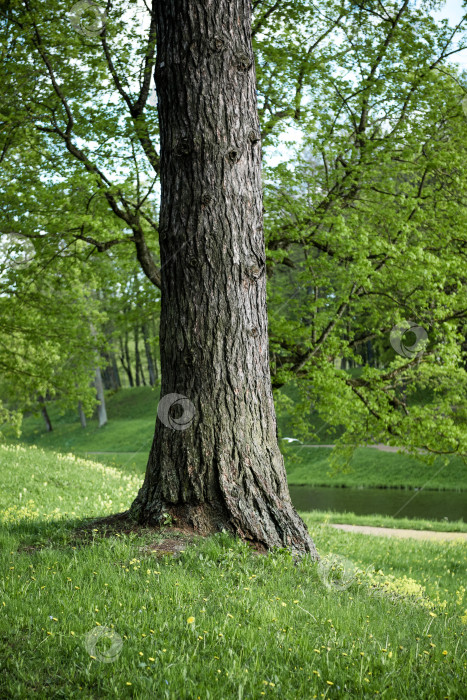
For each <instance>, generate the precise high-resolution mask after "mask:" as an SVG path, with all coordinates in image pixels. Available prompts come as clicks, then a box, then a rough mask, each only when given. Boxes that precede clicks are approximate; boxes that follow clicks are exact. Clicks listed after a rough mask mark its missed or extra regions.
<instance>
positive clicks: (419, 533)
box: [328, 523, 467, 542]
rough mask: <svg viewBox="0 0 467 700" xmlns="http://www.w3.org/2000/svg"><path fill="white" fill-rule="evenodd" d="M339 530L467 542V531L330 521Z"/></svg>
mask: <svg viewBox="0 0 467 700" xmlns="http://www.w3.org/2000/svg"><path fill="white" fill-rule="evenodd" d="M328 525H330V526H331V527H334V528H336V529H337V530H345V532H361V533H362V535H379V536H381V537H402V538H408V537H411V538H412V539H415V540H435V541H438V542H441V541H443V540H445V541H446V540H459V539H460V540H463V541H464V542H467V532H434V531H432V530H402V529H400V528H395V527H373V526H372V525H338V524H336V523H328Z"/></svg>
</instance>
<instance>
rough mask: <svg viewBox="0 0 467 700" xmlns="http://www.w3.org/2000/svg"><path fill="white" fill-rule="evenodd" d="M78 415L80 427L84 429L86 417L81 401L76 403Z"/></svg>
mask: <svg viewBox="0 0 467 700" xmlns="http://www.w3.org/2000/svg"><path fill="white" fill-rule="evenodd" d="M78 413H79V421H80V423H81V427H82V428H85V427H86V416H85V414H84V411H83V406H82V404H81V401H78Z"/></svg>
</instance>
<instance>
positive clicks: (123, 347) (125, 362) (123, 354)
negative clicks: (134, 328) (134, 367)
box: [119, 332, 133, 388]
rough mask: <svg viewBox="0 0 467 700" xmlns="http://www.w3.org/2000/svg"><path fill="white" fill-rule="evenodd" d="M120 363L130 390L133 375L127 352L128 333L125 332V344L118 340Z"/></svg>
mask: <svg viewBox="0 0 467 700" xmlns="http://www.w3.org/2000/svg"><path fill="white" fill-rule="evenodd" d="M119 340H120V362H121V363H122V367H123V369H124V370H125V372H126V374H127V377H128V383H129V385H130V387H131V388H133V373H132V371H131V362H130V352H129V350H128V333H127V332H125V342H123V340H122V339H121V338H120V339H119Z"/></svg>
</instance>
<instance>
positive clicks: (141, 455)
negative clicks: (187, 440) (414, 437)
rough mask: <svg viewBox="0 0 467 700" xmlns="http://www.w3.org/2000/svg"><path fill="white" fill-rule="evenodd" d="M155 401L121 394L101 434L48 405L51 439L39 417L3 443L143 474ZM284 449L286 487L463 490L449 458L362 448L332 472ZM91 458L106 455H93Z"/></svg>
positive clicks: (325, 454) (464, 479)
mask: <svg viewBox="0 0 467 700" xmlns="http://www.w3.org/2000/svg"><path fill="white" fill-rule="evenodd" d="M158 395H159V392H158V389H151V388H150V387H140V388H135V389H121V390H120V391H118V392H117V393H114V394H112V395H110V396H108V399H107V412H108V416H109V423H108V424H107V425H106V426H104V427H103V428H98V426H97V421H96V420H90V421H88V427H87V428H85V429H83V428H81V426H80V424H79V420H78V415H77V413H76V414H75V413H67V414H66V415H63V416H60V415H59V414H58V413H57V411H56V409H55V407H54V406H53V404H52V405H51V406H50V409H49V413H50V415H51V419H52V424H53V426H54V429H53V431H52V432H51V433H46V432H45V430H44V425H43V420H42V418H41V417H40V416H31V417H28V418H26V419H25V421H24V426H23V433H22V436H21V440H20V441H16V440H14V438H13V436H12V434H11V433H10V434H8V432H7V433H6V434H5V437H6V438H7V439H9V440H10V441H11V442H14V443H15V442H21V443H23V444H28V445H37V446H39V447H43V448H45V449H51V450H58V451H60V452H73V453H74V454H77V455H81V456H88V457H89V458H90V459H96V460H99V461H102V462H105V463H106V464H114V465H115V466H118V467H119V468H123V469H124V470H125V471H128V472H129V473H133V472H138V473H140V474H141V473H143V472H144V470H145V468H146V462H147V456H148V454H149V449H150V446H151V443H152V438H153V434H154V424H155V419H156V410H157V401H158ZM279 423H281V426H282V434H287V433H286V431H285V429H284V426H286V425H287V417H286V416H279ZM323 437H324V436H323ZM324 440H325V441H327V440H329V437H327V438H324ZM283 447H284V452H285V463H286V469H287V476H288V481H289V483H290V484H309V485H312V486H349V487H351V486H365V487H394V488H401V487H402V488H421V487H422V486H424V487H425V489H447V490H467V465H466V464H465V462H464V461H462V460H461V459H460V458H451V459H450V460H449V463H448V464H447V465H445V466H444V465H443V462H442V459H441V458H437V460H436V461H435V462H434V464H432V465H428V464H426V463H425V462H423V461H422V460H420V459H417V458H416V457H413V456H410V455H407V454H397V453H389V452H379V451H377V450H375V449H373V448H368V447H360V448H358V449H357V450H355V452H354V454H353V456H352V459H351V461H350V468H345V469H344V467H342V468H340V469H339V470H338V471H336V470H332V468H331V465H330V461H329V460H330V455H331V450H330V449H328V448H325V447H317V448H307V447H302V446H297V445H296V444H293V445H286V444H285V443H283ZM93 452H99V453H105V454H97V455H93V454H91V453H93ZM427 482H428V483H427Z"/></svg>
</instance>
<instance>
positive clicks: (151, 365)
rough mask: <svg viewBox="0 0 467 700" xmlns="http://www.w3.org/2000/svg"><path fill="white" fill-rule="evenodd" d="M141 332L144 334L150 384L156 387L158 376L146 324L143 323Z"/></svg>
mask: <svg viewBox="0 0 467 700" xmlns="http://www.w3.org/2000/svg"><path fill="white" fill-rule="evenodd" d="M141 332H142V334H143V340H144V350H145V352H146V361H147V364H148V374H149V384H150V385H151V386H154V384H155V383H156V374H155V371H154V360H153V357H152V352H151V346H150V344H149V334H148V327H147V325H146V324H145V323H143V325H142V326H141Z"/></svg>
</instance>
